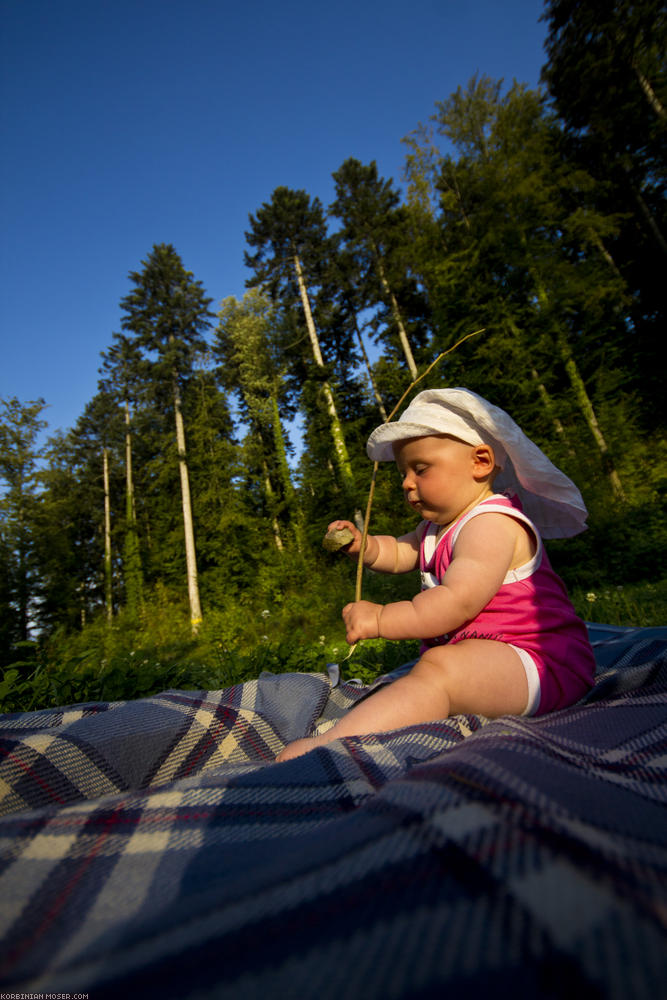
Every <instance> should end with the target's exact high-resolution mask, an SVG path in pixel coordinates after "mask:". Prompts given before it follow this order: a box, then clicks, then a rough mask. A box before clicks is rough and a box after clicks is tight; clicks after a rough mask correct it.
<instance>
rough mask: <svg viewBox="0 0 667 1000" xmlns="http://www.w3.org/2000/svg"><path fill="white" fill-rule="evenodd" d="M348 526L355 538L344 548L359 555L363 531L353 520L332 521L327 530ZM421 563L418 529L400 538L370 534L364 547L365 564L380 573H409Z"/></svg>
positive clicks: (352, 553) (347, 551)
mask: <svg viewBox="0 0 667 1000" xmlns="http://www.w3.org/2000/svg"><path fill="white" fill-rule="evenodd" d="M340 528H348V529H349V531H351V532H352V534H353V535H354V538H353V540H352V541H351V542H350V543H349V545H346V547H345V549H344V550H343V551H344V552H345V554H346V555H348V556H357V555H358V554H359V549H360V548H361V532H360V531H359V529H358V528H357V527H356V525H354V524H352V522H351V521H332V522H331V524H330V525H329V526H328V528H327V531H331V530H333V529H340ZM418 563H419V539H418V537H417V532H416V531H411V532H410V533H409V534H407V535H401V537H400V538H394V537H393V535H368V536H367V538H366V548H365V549H364V566H367V567H368V568H369V569H373V570H375V571H376V572H379V573H409V572H410V570H412V569H415V568H416V567H417V565H418Z"/></svg>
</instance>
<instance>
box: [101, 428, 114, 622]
mask: <svg viewBox="0 0 667 1000" xmlns="http://www.w3.org/2000/svg"><path fill="white" fill-rule="evenodd" d="M102 479H103V482H104V602H105V605H106V611H107V621H108V622H109V624H111V619H112V618H113V599H112V591H111V501H110V499H109V449H108V448H104V449H103V450H102Z"/></svg>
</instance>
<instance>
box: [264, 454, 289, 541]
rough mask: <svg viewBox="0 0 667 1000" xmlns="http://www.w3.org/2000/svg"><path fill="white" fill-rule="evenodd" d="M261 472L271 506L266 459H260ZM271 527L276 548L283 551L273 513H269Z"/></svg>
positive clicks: (273, 494)
mask: <svg viewBox="0 0 667 1000" xmlns="http://www.w3.org/2000/svg"><path fill="white" fill-rule="evenodd" d="M262 472H263V473H264V492H265V493H266V496H267V499H268V501H269V507H271V508H273V499H274V497H275V493H274V492H273V485H272V483H271V476H270V475H269V467H268V465H267V464H266V459H262ZM271 527H272V529H273V541H274V543H275V546H276V548H277V549H278V552H284V551H285V546H284V545H283V540H282V538H281V537H280V525H279V524H278V518H277V517H276V515H275V513H273V514H271Z"/></svg>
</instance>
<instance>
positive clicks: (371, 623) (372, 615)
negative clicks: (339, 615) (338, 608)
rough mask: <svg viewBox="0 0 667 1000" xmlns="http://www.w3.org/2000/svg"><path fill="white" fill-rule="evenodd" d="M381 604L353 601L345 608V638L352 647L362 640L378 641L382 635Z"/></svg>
mask: <svg viewBox="0 0 667 1000" xmlns="http://www.w3.org/2000/svg"><path fill="white" fill-rule="evenodd" d="M381 611H382V605H381V604H373V603H372V601H353V602H352V604H346V605H345V607H344V608H343V621H344V622H345V638H346V639H347V641H348V643H349V644H350V645H352V644H353V643H355V642H359V640H360V639H377V638H378V636H379V635H380V623H379V619H380V612H381Z"/></svg>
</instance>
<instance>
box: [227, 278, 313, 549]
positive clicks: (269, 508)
mask: <svg viewBox="0 0 667 1000" xmlns="http://www.w3.org/2000/svg"><path fill="white" fill-rule="evenodd" d="M219 320H220V322H219V324H218V327H217V330H216V339H215V343H214V346H213V350H214V353H215V355H216V357H217V358H218V360H219V361H220V365H221V367H220V377H221V379H222V382H223V385H225V386H226V388H227V389H228V390H229V391H233V392H235V393H236V394H237V396H238V400H239V409H240V414H241V418H242V420H243V422H244V423H245V424H246V425H247V426H248V429H249V435H248V438H247V441H246V449H245V451H246V457H247V459H248V469H247V471H248V472H250V471H251V469H252V468H253V467H254V468H255V470H256V474H257V476H258V480H259V489H260V491H261V493H262V495H263V508H264V511H266V512H267V513H268V518H269V520H270V522H271V525H272V531H273V541H274V544H275V546H276V548H277V549H278V550H279V551H283V550H284V538H283V535H284V533H285V531H286V530H289V531H290V532H291V533H292V534H293V536H294V538H295V540H296V541H297V544H298V546H299V547H301V545H302V533H301V523H300V515H299V510H298V506H297V503H296V494H295V491H294V485H293V483H292V477H291V473H290V469H289V460H288V451H287V449H288V443H289V442H288V439H287V437H286V434H285V431H284V430H283V424H282V419H281V415H280V410H281V408H282V409H284V408H285V406H286V386H285V381H284V377H283V375H282V373H281V370H280V367H279V365H280V361H279V356H280V329H279V326H280V324H279V320H278V310H277V308H276V307H275V306H273V305H271V303H270V302H269V300H268V299H267V298H266V297H265V296H264V295H262V293H261V292H259V291H258V290H257V289H251V290H250V291H248V292H247V293H246V294H245V295H244V297H243V300H242V301H241V302H239V301H238V300H236V299H235V298H233V297H232V298H228V299H225V301H224V302H223V303H222V306H221V309H220V312H219ZM288 412H289V411H288Z"/></svg>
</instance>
